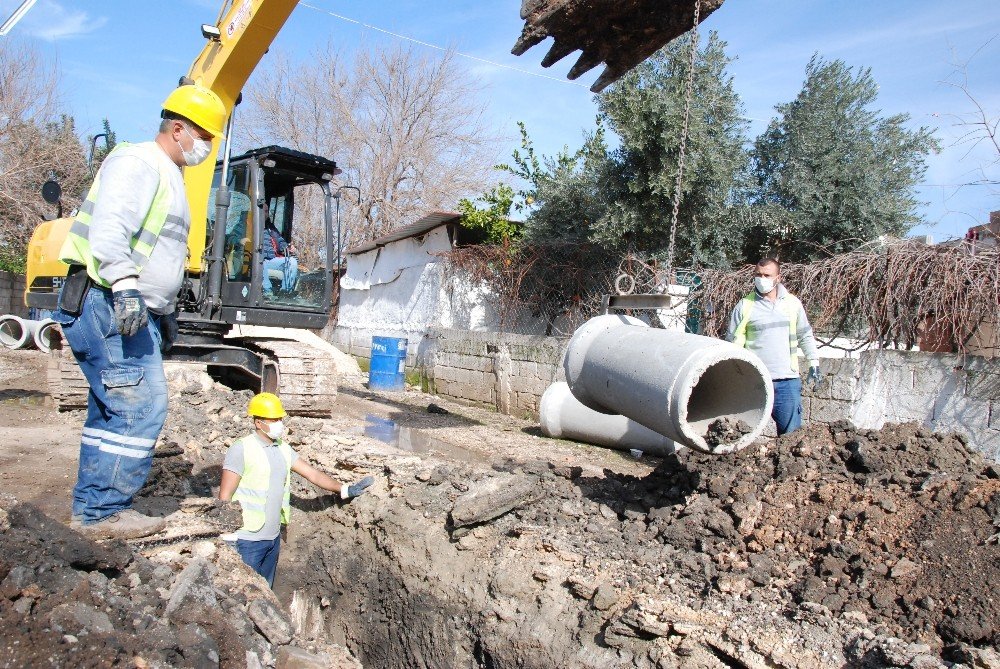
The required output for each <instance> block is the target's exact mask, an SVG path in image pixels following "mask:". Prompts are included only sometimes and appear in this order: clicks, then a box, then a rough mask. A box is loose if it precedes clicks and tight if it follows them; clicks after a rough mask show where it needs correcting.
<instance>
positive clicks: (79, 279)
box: [59, 265, 94, 316]
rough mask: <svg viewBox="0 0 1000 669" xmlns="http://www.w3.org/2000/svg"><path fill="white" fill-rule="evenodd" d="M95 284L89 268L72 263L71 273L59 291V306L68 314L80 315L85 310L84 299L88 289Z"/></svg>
mask: <svg viewBox="0 0 1000 669" xmlns="http://www.w3.org/2000/svg"><path fill="white" fill-rule="evenodd" d="M92 285H94V282H93V281H91V280H90V276H88V275H87V268H86V267H84V266H83V265H70V266H69V275H68V276H67V277H66V282H65V283H64V284H63V287H62V291H61V292H60V293H59V308H60V309H62V310H63V311H65V312H66V313H67V314H72V315H73V316H79V315H80V312H82V311H83V300H84V299H85V298H86V297H87V291H88V290H90V287H91V286H92Z"/></svg>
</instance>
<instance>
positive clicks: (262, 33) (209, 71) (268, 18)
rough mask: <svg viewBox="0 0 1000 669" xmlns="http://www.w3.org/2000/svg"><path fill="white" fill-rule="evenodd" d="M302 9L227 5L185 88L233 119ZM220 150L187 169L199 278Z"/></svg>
mask: <svg viewBox="0 0 1000 669" xmlns="http://www.w3.org/2000/svg"><path fill="white" fill-rule="evenodd" d="M297 4H298V0H226V1H225V2H224V4H223V6H222V11H221V12H220V14H219V19H218V21H217V23H216V25H215V26H205V27H204V28H203V33H204V34H205V36H206V39H207V40H208V43H207V44H206V45H205V48H204V49H202V51H201V53H200V54H198V57H197V58H195V60H194V63H192V64H191V69H190V70H189V71H188V74H187V76H186V77H185V78H184V79H183V80H182V82H181V83H196V84H200V85H202V86H205V87H206V88H209V89H211V90H213V91H215V93H216V94H218V96H219V97H220V98H222V102H223V104H224V105H225V106H226V111H227V112H228V113H229V114H232V111H233V107H234V106H235V104H236V100H237V98H238V97H239V95H240V91H241V90H243V86H244V85H245V84H246V82H247V79H249V78H250V74H251V73H252V72H253V71H254V68H255V67H257V63H259V62H260V59H261V58H263V57H264V54H265V53H267V50H268V48H269V47H270V46H271V43H272V42H273V41H274V38H275V36H276V35H277V34H278V32H279V31H280V30H281V28H282V27H283V26H284V25H285V22H286V21H287V20H288V17H289V16H290V15H291V13H292V10H293V9H295V5H297ZM220 145H221V140H220V139H218V138H216V140H215V141H214V142H213V146H212V153H211V154H210V155H209V158H208V159H207V160H205V162H203V163H201V164H200V165H197V166H196V167H187V168H185V169H184V185H185V187H186V190H187V197H188V205H189V207H190V208H191V233H190V235H189V236H188V250H189V251H190V255H189V257H188V269H189V270H191V271H194V272H198V271H201V270H202V269H203V268H202V266H201V262H202V255H203V253H204V251H205V240H206V236H205V235H206V229H205V228H206V224H207V209H208V200H209V197H208V196H209V191H210V190H211V188H212V177H213V175H214V173H215V160H216V155H217V153H218V151H219V147H220Z"/></svg>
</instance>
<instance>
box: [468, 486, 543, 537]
mask: <svg viewBox="0 0 1000 669" xmlns="http://www.w3.org/2000/svg"><path fill="white" fill-rule="evenodd" d="M538 494H539V488H538V481H537V480H536V479H535V478H533V477H530V476H523V475H508V476H496V477H494V478H491V479H486V480H484V481H479V482H476V483H473V484H471V486H470V490H469V492H467V493H465V494H463V495H462V496H461V497H459V498H458V499H456V500H455V504H454V506H453V507H452V510H451V514H450V515H449V518H450V520H451V525H452V527H464V526H466V525H475V524H478V523H485V522H487V521H490V520H493V519H494V518H498V517H500V516H502V515H503V514H505V513H507V512H508V511H512V510H514V509H517V508H520V507H523V506H526V505H528V504H530V503H532V502H533V501H535V499H537V496H538Z"/></svg>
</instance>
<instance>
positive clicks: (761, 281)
mask: <svg viewBox="0 0 1000 669" xmlns="http://www.w3.org/2000/svg"><path fill="white" fill-rule="evenodd" d="M753 287H754V288H756V289H757V292H758V293H760V294H761V295H767V294H768V293H770V292H771V291H772V290H774V279H770V278H768V277H766V276H757V277H754V280H753Z"/></svg>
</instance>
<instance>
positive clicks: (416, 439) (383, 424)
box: [348, 414, 485, 462]
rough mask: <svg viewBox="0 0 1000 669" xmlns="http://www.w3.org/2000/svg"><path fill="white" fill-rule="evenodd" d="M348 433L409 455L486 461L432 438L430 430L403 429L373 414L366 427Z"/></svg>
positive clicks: (467, 451)
mask: <svg viewBox="0 0 1000 669" xmlns="http://www.w3.org/2000/svg"><path fill="white" fill-rule="evenodd" d="M348 433H350V434H358V435H364V436H366V437H371V438H372V439H377V440H378V441H381V442H382V443H385V444H389V445H390V446H394V447H395V448H398V449H400V450H402V451H407V452H408V453H416V454H421V453H427V454H434V455H438V456H443V457H445V458H448V459H451V460H462V461H465V462H483V461H484V460H485V458H483V456H481V455H479V454H478V453H474V452H472V451H469V450H467V449H464V448H462V447H460V446H456V445H454V444H452V443H449V442H447V441H443V440H441V439H438V438H436V437H433V436H431V435H430V433H429V430H420V429H417V428H413V427H401V426H400V425H399V424H397V423H396V421H394V420H389V419H388V418H382V417H380V416H375V415H372V414H367V415H366V416H365V424H364V426H359V427H356V428H353V429H351V430H348Z"/></svg>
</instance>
